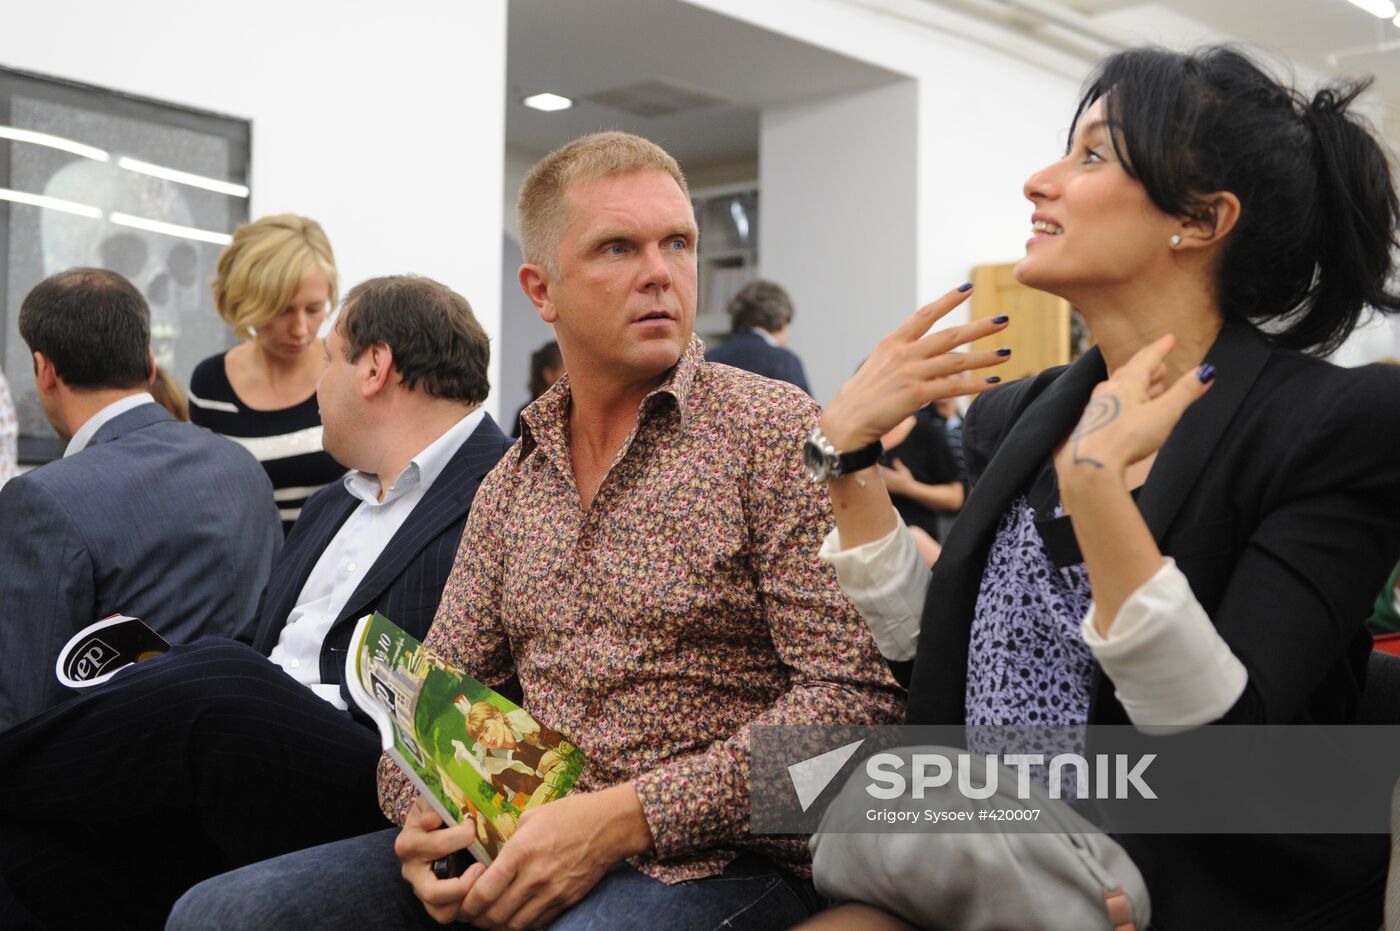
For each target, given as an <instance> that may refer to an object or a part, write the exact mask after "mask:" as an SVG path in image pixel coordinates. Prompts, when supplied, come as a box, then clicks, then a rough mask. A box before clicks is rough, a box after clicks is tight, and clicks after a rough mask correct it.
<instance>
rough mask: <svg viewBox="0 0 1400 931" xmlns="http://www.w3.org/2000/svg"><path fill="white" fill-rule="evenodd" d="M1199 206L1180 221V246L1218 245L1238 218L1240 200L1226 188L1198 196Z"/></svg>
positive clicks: (1233, 226)
mask: <svg viewBox="0 0 1400 931" xmlns="http://www.w3.org/2000/svg"><path fill="white" fill-rule="evenodd" d="M1197 204H1198V209H1196V210H1195V211H1193V212H1192V214H1191V215H1190V216H1189V217H1186V218H1185V219H1183V220H1182V222H1181V230H1180V236H1181V245H1180V246H1177V247H1176V248H1179V249H1201V248H1205V247H1207V246H1215V245H1219V244H1220V242H1221V241H1222V240H1224V239H1225V237H1226V236H1228V235H1230V231H1231V230H1233V229H1234V228H1235V225H1236V224H1237V223H1239V221H1240V199H1239V198H1238V197H1236V196H1235V195H1234V194H1231V193H1230V192H1229V191H1217V192H1216V193H1214V194H1206V195H1204V196H1202V197H1200V198H1198V199H1197Z"/></svg>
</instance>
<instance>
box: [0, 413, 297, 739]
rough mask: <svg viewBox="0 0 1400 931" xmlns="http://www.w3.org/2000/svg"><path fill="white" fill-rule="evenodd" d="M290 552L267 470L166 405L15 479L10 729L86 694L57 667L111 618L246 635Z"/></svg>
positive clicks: (5, 721) (0, 522)
mask: <svg viewBox="0 0 1400 931" xmlns="http://www.w3.org/2000/svg"><path fill="white" fill-rule="evenodd" d="M281 543H282V528H281V524H280V523H279V522H278V519H277V508H276V506H275V505H274V504H273V501H272V486H271V484H270V483H269V482H268V479H267V474H266V473H265V472H264V471H263V469H262V467H261V466H259V465H258V463H257V461H256V460H254V459H253V457H252V456H250V455H249V454H248V453H247V452H246V451H245V450H243V449H242V448H240V447H238V446H237V445H235V444H234V443H232V442H230V441H228V440H226V439H224V438H223V437H220V436H216V435H215V434H213V433H210V432H208V431H206V430H202V429H200V428H199V427H194V426H191V425H189V424H185V423H180V422H179V421H177V420H175V419H174V418H173V417H171V416H170V414H169V413H167V412H166V410H165V409H164V408H162V407H160V406H159V405H156V404H143V405H141V406H140V407H137V408H135V409H133V410H130V411H127V412H126V413H124V414H121V415H120V416H118V417H116V418H114V419H112V420H111V421H110V422H108V423H107V424H105V425H104V426H103V427H102V429H100V430H98V431H97V434H96V436H94V437H93V438H92V441H91V442H90V443H89V444H88V446H87V448H85V449H84V450H83V451H82V452H80V453H78V454H77V455H75V456H73V457H71V458H68V459H60V460H57V461H55V462H51V463H49V464H48V465H45V466H42V467H40V468H38V469H35V470H34V471H32V472H29V473H26V474H25V475H21V476H19V477H18V478H15V479H12V480H11V481H10V482H8V483H7V484H6V485H5V487H4V488H3V489H0V729H4V728H6V727H9V726H10V725H13V724H15V723H17V722H19V721H22V720H24V719H26V718H28V717H31V716H33V715H34V714H36V713H37V712H39V711H41V710H43V709H44V708H47V707H49V706H50V705H53V704H56V703H58V702H60V701H62V700H63V699H65V698H67V697H69V696H71V695H72V694H73V692H72V691H71V690H69V689H67V688H65V687H63V686H61V685H59V684H58V681H57V679H56V678H55V676H54V662H55V660H56V658H57V656H58V651H59V650H60V649H61V648H62V646H63V644H64V643H65V642H67V640H68V638H69V637H71V636H72V635H73V634H74V633H76V632H77V631H78V630H80V629H82V628H83V627H85V626H87V625H88V624H90V623H92V622H93V621H95V620H98V619H99V618H103V617H107V616H108V615H111V614H129V615H132V616H134V617H139V618H142V619H143V620H145V621H146V623H148V624H150V625H151V627H153V628H154V629H155V630H157V631H158V632H160V633H161V634H162V635H163V636H164V637H165V638H166V639H167V640H169V641H171V642H172V643H182V642H188V641H191V640H194V639H196V638H198V637H202V636H206V635H221V636H230V635H232V634H234V633H235V632H236V631H237V630H238V629H239V628H240V626H241V625H243V624H246V622H247V619H248V618H249V617H252V616H253V614H254V612H255V610H256V608H257V603H258V597H259V595H260V594H261V593H262V589H263V585H264V583H265V582H266V581H267V576H268V572H269V571H270V568H271V566H272V559H273V556H275V555H276V553H277V550H278V547H280V546H281Z"/></svg>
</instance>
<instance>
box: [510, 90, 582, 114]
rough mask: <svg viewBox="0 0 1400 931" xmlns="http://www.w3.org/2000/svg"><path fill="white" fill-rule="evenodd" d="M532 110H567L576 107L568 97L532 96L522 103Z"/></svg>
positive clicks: (554, 95)
mask: <svg viewBox="0 0 1400 931" xmlns="http://www.w3.org/2000/svg"><path fill="white" fill-rule="evenodd" d="M520 102H521V103H523V104H524V105H525V106H527V107H529V108H530V109H532V110H545V111H553V110H567V109H569V108H570V107H572V106H573V105H574V102H573V101H572V100H570V99H569V98H568V97H560V96H559V95H558V94H531V95H530V96H529V97H526V98H525V99H524V100H522V101H520Z"/></svg>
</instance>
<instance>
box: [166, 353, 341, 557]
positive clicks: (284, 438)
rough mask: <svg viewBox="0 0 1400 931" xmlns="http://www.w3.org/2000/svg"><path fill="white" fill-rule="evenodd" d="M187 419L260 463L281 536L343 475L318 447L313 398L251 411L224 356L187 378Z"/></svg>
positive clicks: (207, 361)
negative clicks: (313, 498) (315, 496)
mask: <svg viewBox="0 0 1400 931" xmlns="http://www.w3.org/2000/svg"><path fill="white" fill-rule="evenodd" d="M190 420H191V421H192V422H194V423H196V424H198V425H199V426H201V427H207V428H208V429H210V430H213V431H214V432H215V433H219V434H222V435H224V436H226V437H228V438H229V439H231V440H233V441H234V442H235V443H238V444H239V445H241V446H242V447H244V448H245V449H247V450H248V452H250V453H252V454H253V456H254V458H256V459H257V460H258V462H261V463H262V467H263V468H264V469H266V470H267V477H268V478H269V479H271V480H272V494H273V497H274V498H275V499H276V500H277V509H278V511H279V512H280V513H281V515H282V529H283V530H284V531H287V532H290V531H291V529H292V524H293V522H295V521H296V519H297V516H298V515H299V514H301V506H302V505H303V504H304V503H305V502H306V499H307V498H309V497H311V496H312V495H313V494H315V493H316V492H317V491H319V490H320V489H321V488H322V487H323V486H325V485H326V484H327V483H329V482H333V481H335V480H336V479H338V478H340V477H341V476H342V475H344V474H345V467H344V466H342V465H341V464H340V463H338V462H336V461H335V460H334V459H332V458H331V457H330V455H329V454H328V453H326V452H325V451H324V450H323V449H322V448H321V413H320V410H319V409H318V408H317V405H316V395H314V394H313V395H311V397H309V398H307V399H306V400H305V401H302V402H301V403H299V404H294V405H292V406H291V407H284V408H282V409H280V410H275V411H259V410H253V409H252V408H250V407H248V406H247V405H246V404H244V403H243V400H242V399H241V398H240V397H238V395H237V394H235V393H234V390H233V385H231V384H229V380H228V373H227V371H226V370H225V369H224V357H223V356H222V355H217V356H210V357H209V358H208V359H205V360H204V361H203V362H201V363H199V365H197V366H195V370H194V374H193V375H191V376H190Z"/></svg>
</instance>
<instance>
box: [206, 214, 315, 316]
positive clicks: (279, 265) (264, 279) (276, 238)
mask: <svg viewBox="0 0 1400 931" xmlns="http://www.w3.org/2000/svg"><path fill="white" fill-rule="evenodd" d="M316 268H319V269H320V270H321V271H322V272H324V273H325V276H326V284H327V286H328V287H329V289H330V300H329V306H330V307H334V306H335V305H336V303H337V300H338V297H337V290H336V274H335V254H334V253H332V252H331V243H330V240H329V239H327V238H326V231H325V230H323V229H321V224H319V223H317V222H316V221H315V220H310V219H307V218H306V217H299V216H296V215H294V214H290V213H284V214H279V215H277V216H271V217H263V218H262V219H261V220H258V221H256V222H253V223H246V224H244V225H243V226H240V227H239V228H238V229H236V230H234V231H233V242H231V243H229V245H228V247H227V248H226V249H224V251H223V252H222V253H221V254H220V255H219V266H218V273H217V274H216V275H215V276H214V307H215V308H216V309H217V310H218V311H219V316H220V317H222V318H223V319H224V322H225V323H227V324H228V325H229V326H231V327H233V332H234V335H236V336H237V337H238V338H239V339H252V338H253V331H254V330H255V329H257V328H258V327H260V326H264V325H265V324H267V323H268V322H269V321H270V320H272V318H273V317H276V316H277V315H278V314H280V313H281V312H282V311H283V310H284V309H285V308H286V307H287V305H288V304H290V303H291V302H292V298H293V297H295V296H296V293H297V291H299V290H301V283H302V281H303V280H304V279H305V278H306V276H307V275H308V274H310V272H311V271H312V269H316Z"/></svg>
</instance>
